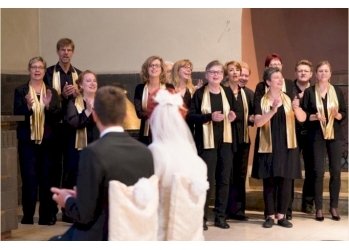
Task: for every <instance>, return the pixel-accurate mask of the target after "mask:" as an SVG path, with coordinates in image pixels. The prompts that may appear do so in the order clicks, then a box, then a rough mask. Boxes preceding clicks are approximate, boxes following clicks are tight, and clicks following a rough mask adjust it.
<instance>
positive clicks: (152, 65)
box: [149, 64, 161, 69]
mask: <svg viewBox="0 0 349 250" xmlns="http://www.w3.org/2000/svg"><path fill="white" fill-rule="evenodd" d="M160 67H161V65H160V64H150V65H149V68H156V69H158V68H160Z"/></svg>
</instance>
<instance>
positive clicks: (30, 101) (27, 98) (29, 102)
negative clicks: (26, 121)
mask: <svg viewBox="0 0 349 250" xmlns="http://www.w3.org/2000/svg"><path fill="white" fill-rule="evenodd" d="M25 101H26V102H27V106H28V109H29V110H31V109H32V107H33V104H34V98H33V97H32V96H31V95H30V93H28V94H26V95H25Z"/></svg>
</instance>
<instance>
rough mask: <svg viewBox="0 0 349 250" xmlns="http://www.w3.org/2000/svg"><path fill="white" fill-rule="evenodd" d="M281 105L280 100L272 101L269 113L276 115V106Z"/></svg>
mask: <svg viewBox="0 0 349 250" xmlns="http://www.w3.org/2000/svg"><path fill="white" fill-rule="evenodd" d="M280 103H281V100H280V99H274V101H273V103H272V105H271V111H272V112H274V113H276V112H277V110H278V106H279V104H280Z"/></svg>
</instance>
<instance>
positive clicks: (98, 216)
mask: <svg viewBox="0 0 349 250" xmlns="http://www.w3.org/2000/svg"><path fill="white" fill-rule="evenodd" d="M153 174H154V165H153V158H152V154H151V152H150V150H149V149H148V148H147V147H146V146H145V145H143V144H142V143H140V142H138V141H137V140H135V139H133V138H132V137H130V136H129V135H128V134H127V133H124V132H120V133H118V132H111V133H108V134H106V135H104V136H103V137H102V138H100V139H99V140H97V141H95V142H93V143H91V144H89V145H88V146H87V147H86V148H85V149H83V151H82V152H81V155H80V162H79V174H78V179H77V197H76V198H73V197H70V198H68V199H67V201H66V203H65V212H66V214H67V215H68V216H69V217H71V218H72V219H73V220H74V225H73V230H69V231H71V234H72V235H71V237H72V240H107V239H108V186H109V181H110V180H118V181H120V182H122V183H124V184H125V185H127V186H129V185H133V184H135V183H136V182H137V181H138V179H140V178H141V177H146V178H148V177H150V176H152V175H153Z"/></svg>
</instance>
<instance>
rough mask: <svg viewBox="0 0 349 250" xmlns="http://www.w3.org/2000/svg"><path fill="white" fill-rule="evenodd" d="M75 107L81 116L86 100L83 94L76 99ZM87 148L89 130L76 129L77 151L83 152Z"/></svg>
mask: <svg viewBox="0 0 349 250" xmlns="http://www.w3.org/2000/svg"><path fill="white" fill-rule="evenodd" d="M74 105H75V107H76V110H77V111H78V114H81V113H82V112H83V111H84V110H85V105H84V99H83V97H82V95H81V94H79V95H78V96H77V97H75V102H74ZM86 146H87V130H86V128H80V129H76V135H75V148H76V149H77V150H82V149H83V148H84V147H86Z"/></svg>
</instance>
